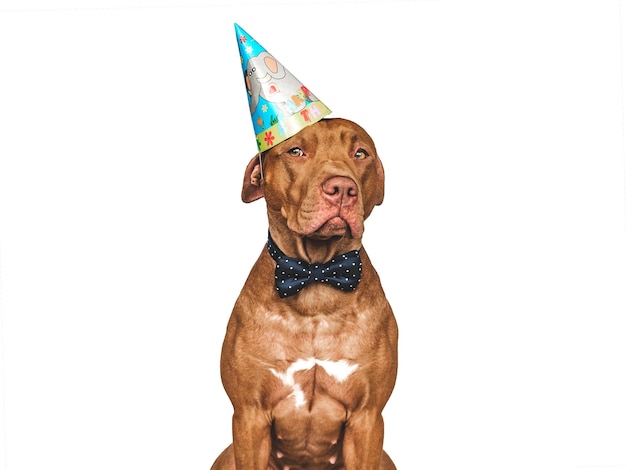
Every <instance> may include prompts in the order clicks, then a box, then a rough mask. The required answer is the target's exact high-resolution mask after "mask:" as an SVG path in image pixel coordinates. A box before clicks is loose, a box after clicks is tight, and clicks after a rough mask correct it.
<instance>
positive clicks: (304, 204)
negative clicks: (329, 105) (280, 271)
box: [242, 119, 385, 240]
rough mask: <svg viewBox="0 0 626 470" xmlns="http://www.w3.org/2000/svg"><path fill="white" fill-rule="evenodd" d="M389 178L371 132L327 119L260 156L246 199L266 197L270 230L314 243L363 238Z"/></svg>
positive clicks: (249, 171) (248, 176)
mask: <svg viewBox="0 0 626 470" xmlns="http://www.w3.org/2000/svg"><path fill="white" fill-rule="evenodd" d="M384 180H385V176H384V170H383V166H382V163H381V161H380V159H379V158H378V154H377V153H376V147H375V146H374V141H373V140H372V138H371V137H370V136H369V135H368V134H367V132H365V130H364V129H363V128H361V127H360V126H359V125H357V124H355V123H353V122H351V121H348V120H345V119H323V120H321V121H319V122H317V123H315V124H313V125H311V126H308V127H306V128H304V129H303V130H301V131H300V132H298V133H297V134H296V135H295V136H293V137H291V138H290V139H287V140H286V141H284V142H281V143H280V144H278V145H276V146H275V147H272V148H271V149H269V150H267V151H266V152H264V153H263V154H262V155H261V156H260V157H259V156H255V157H254V158H253V159H252V160H251V161H250V163H249V164H248V167H247V168H246V172H245V176H244V181H243V190H242V199H243V201H244V202H252V201H255V200H257V199H259V198H261V197H265V200H266V203H267V208H268V217H269V222H270V227H272V226H275V227H277V228H279V229H281V228H287V229H289V230H290V231H291V232H293V233H295V234H297V235H299V236H301V237H306V238H309V239H317V240H326V239H330V238H346V237H347V238H352V239H360V238H361V237H362V235H363V223H364V221H365V219H366V218H367V217H368V216H369V215H370V213H371V212H372V210H373V209H374V206H376V205H379V204H381V203H382V201H383V196H384Z"/></svg>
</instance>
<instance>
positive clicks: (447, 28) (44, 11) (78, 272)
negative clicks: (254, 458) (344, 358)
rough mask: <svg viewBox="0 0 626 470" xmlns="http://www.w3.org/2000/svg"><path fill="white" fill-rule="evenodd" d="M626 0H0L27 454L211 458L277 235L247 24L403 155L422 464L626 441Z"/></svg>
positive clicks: (180, 462) (395, 432)
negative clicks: (247, 296)
mask: <svg viewBox="0 0 626 470" xmlns="http://www.w3.org/2000/svg"><path fill="white" fill-rule="evenodd" d="M625 9H626V7H625V6H624V5H620V2H619V1H618V0H524V1H521V0H520V1H512V0H511V1H487V0H476V1H454V0H439V1H437V0H431V1H395V2H394V1H385V2H383V1H342V0H338V1H330V0H329V1H299V2H296V1H291V2H287V1H283V2H280V1H273V2H272V1H259V2H253V1H240V0H228V1H221V2H211V1H209V0H196V1H192V0H190V1H189V2H175V1H173V0H143V1H140V0H134V1H122V0H111V1H106V0H81V1H78V0H75V1H71V0H67V1H64V0H50V1H46V2H44V1H34V0H33V1H28V0H24V1H4V2H2V3H0V296H1V304H0V314H1V316H0V319H1V340H2V347H1V349H0V352H1V354H2V356H1V363H0V364H1V367H2V374H1V380H2V388H1V393H2V408H1V413H2V416H1V418H2V419H1V425H0V434H1V436H0V438H1V439H0V468H1V469H3V470H44V469H63V470H85V469H89V470H92V469H93V470H99V469H104V470H127V469H128V470H131V469H132V470H137V469H150V470H160V469H187V470H191V469H198V470H199V469H203V470H207V469H208V468H209V467H210V465H211V464H212V462H213V460H214V459H215V457H216V456H217V455H218V454H219V452H221V450H222V449H223V448H224V447H225V446H226V445H228V444H229V443H230V441H231V435H230V417H231V412H232V409H231V406H230V402H229V401H228V399H227V397H226V394H225V392H224V391H223V388H222V385H221V382H220V378H219V355H220V348H221V342H222V338H223V334H224V331H225V326H226V322H227V320H228V317H229V314H230V310H231V308H232V305H233V303H234V301H235V299H236V297H237V295H238V293H239V290H240V288H241V286H242V285H243V282H244V280H245V278H246V276H247V274H248V271H249V269H250V267H251V266H252V264H253V262H254V261H255V260H256V257H257V256H258V254H259V253H260V252H261V250H262V249H263V245H264V243H265V235H266V230H267V226H266V220H265V208H264V204H263V203H262V202H256V203H254V204H250V205H245V204H243V203H242V202H241V200H240V189H241V181H242V177H243V170H244V168H245V165H246V164H247V162H248V161H249V159H250V158H251V157H252V156H253V154H254V152H255V142H254V136H253V132H252V125H251V123H250V118H249V115H248V111H247V101H246V98H245V91H244V85H243V80H242V79H241V70H240V65H239V56H238V52H237V45H236V41H235V33H234V28H233V23H234V22H238V23H239V24H240V25H241V26H242V27H243V28H244V29H246V30H247V31H248V32H249V33H250V34H251V35H252V36H254V37H255V38H256V39H257V40H258V41H259V42H260V43H261V44H262V45H263V46H264V47H265V48H266V49H267V50H268V51H269V52H271V53H272V54H273V55H275V56H276V57H277V58H278V60H280V61H281V62H282V63H283V64H284V65H285V66H286V67H287V68H288V69H289V70H290V71H291V72H293V73H294V74H295V75H296V76H297V77H298V78H299V79H300V80H301V81H302V82H303V83H304V84H305V85H306V86H307V87H308V88H310V89H311V90H313V92H314V93H315V94H316V95H317V96H318V97H319V98H320V99H321V100H322V101H323V102H324V103H325V104H326V105H328V106H329V107H330V108H331V109H332V110H333V116H340V117H345V118H349V119H352V120H355V121H357V122H359V123H360V124H361V125H363V126H364V127H365V128H366V129H367V130H368V131H369V133H370V134H371V135H372V136H373V138H374V139H375V141H376V142H377V146H378V150H379V153H380V155H381V157H382V159H383V162H384V164H385V169H386V173H387V193H386V199H385V203H384V204H383V205H382V206H381V207H378V208H376V209H375V211H374V213H373V215H372V216H371V218H370V219H369V220H368V223H367V224H366V234H365V237H364V244H365V246H366V249H367V250H368V252H369V254H370V256H371V258H372V259H373V262H374V264H375V266H376V268H377V270H378V272H379V274H380V276H381V279H382V282H383V286H384V287H385V291H386V293H387V296H388V298H389V300H390V302H391V304H392V306H393V308H394V311H395V314H396V317H397V320H398V323H399V326H400V333H401V337H400V340H401V342H400V371H399V375H398V382H397V386H396V389H395V391H394V394H393V395H392V397H391V400H390V401H389V403H388V405H387V407H386V408H385V414H384V416H385V420H386V436H385V448H386V449H387V451H388V452H389V453H390V454H391V456H392V457H393V459H394V460H395V462H396V464H397V466H398V468H399V469H401V470H412V469H429V470H438V469H441V470H444V469H445V470H448V469H450V470H452V469H454V470H456V469H468V468H470V469H481V470H486V469H488V470H491V469H493V470H502V469H505V470H509V469H529V470H537V469H550V470H551V469H560V468H585V469H590V468H593V469H599V468H613V469H615V468H621V469H626V318H625V317H626V217H625V214H626V211H625V184H624V181H625V160H624V113H623V105H624V96H623V67H624V64H623V61H624V44H625V40H624V33H625V32H624V31H623V29H624V24H626V22H625V18H626V15H625V12H624V10H625Z"/></svg>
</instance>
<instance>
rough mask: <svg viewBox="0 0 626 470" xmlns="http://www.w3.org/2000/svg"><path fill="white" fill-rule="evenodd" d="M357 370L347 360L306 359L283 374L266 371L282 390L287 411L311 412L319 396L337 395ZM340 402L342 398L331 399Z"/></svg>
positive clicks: (297, 362) (290, 366) (354, 364)
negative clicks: (280, 385) (305, 409)
mask: <svg viewBox="0 0 626 470" xmlns="http://www.w3.org/2000/svg"><path fill="white" fill-rule="evenodd" d="M358 368H359V365H358V364H356V363H351V362H349V361H347V360H346V359H340V360H330V359H319V358H316V357H307V358H301V359H298V360H296V361H294V362H292V363H291V364H289V366H288V367H287V368H286V369H284V370H277V369H276V368H273V367H270V368H269V371H270V372H271V373H272V375H274V377H276V378H277V379H278V380H279V381H280V383H281V384H282V386H283V393H282V394H284V393H285V391H286V392H288V395H287V396H286V397H285V398H284V401H285V402H286V405H287V407H293V408H295V409H300V408H304V407H306V408H307V409H309V410H310V409H311V407H312V402H313V401H314V400H315V399H316V398H319V397H320V396H321V395H329V396H331V397H332V395H335V394H339V393H340V391H341V390H342V389H344V388H345V387H346V382H348V381H349V379H350V376H351V375H352V374H353V373H354V372H355V371H356V370H357V369H358ZM333 398H336V399H341V397H333Z"/></svg>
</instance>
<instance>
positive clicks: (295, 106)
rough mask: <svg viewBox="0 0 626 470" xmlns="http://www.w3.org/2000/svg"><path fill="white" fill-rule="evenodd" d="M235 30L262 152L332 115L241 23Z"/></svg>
mask: <svg viewBox="0 0 626 470" xmlns="http://www.w3.org/2000/svg"><path fill="white" fill-rule="evenodd" d="M235 32H236V33H237V44H239V55H240V56H241V67H242V69H243V73H244V80H245V83H246V89H247V91H248V103H249V104H250V115H251V116H252V125H253V126H254V133H255V134H256V140H257V146H258V148H259V152H263V151H265V150H267V149H269V148H272V147H273V146H275V145H277V144H279V143H280V142H282V141H284V140H287V139H288V138H289V137H291V136H293V135H295V134H297V133H298V132H300V131H301V130H302V129H303V128H305V127H306V126H310V125H311V124H314V123H316V122H317V121H319V120H320V119H322V118H323V117H324V116H327V115H328V114H330V110H329V109H328V108H327V107H326V106H325V105H324V103H322V102H321V101H320V100H318V99H317V97H316V96H315V95H314V94H313V93H311V91H310V90H309V89H308V88H307V87H305V86H304V85H303V84H302V83H300V81H299V80H298V79H297V78H296V77H294V76H293V75H292V74H291V73H290V72H289V71H288V70H287V69H286V68H285V67H284V66H283V65H282V64H281V63H280V62H278V61H277V60H276V59H275V58H274V57H273V56H272V55H271V54H269V53H268V52H267V51H266V50H265V49H264V48H263V46H261V45H260V44H259V43H258V42H256V41H255V40H254V38H253V37H252V36H250V35H249V34H248V33H246V32H245V31H244V30H243V29H242V28H241V27H240V26H239V25H238V24H235Z"/></svg>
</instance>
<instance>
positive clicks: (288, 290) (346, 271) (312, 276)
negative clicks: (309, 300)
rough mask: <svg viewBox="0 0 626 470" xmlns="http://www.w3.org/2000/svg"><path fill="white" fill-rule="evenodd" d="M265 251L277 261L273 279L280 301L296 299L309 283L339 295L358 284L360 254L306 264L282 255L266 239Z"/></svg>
mask: <svg viewBox="0 0 626 470" xmlns="http://www.w3.org/2000/svg"><path fill="white" fill-rule="evenodd" d="M267 249H268V250H269V252H270V255H271V256H272V258H274V261H276V271H275V276H274V277H275V278H276V290H277V291H278V295H280V297H283V298H284V297H289V296H290V295H295V294H297V293H298V292H300V291H301V290H302V289H303V288H304V287H305V286H307V285H308V284H309V283H311V282H321V283H324V284H328V285H329V286H332V287H334V288H335V289H339V290H342V291H353V290H354V289H356V287H357V286H358V285H359V282H360V281H361V256H360V255H359V250H352V251H349V252H347V253H344V254H342V255H339V256H336V257H335V258H333V259H331V260H330V261H329V262H328V263H323V264H309V263H307V262H306V261H303V260H300V259H297V258H290V257H288V256H287V255H285V253H283V252H282V251H280V249H279V248H278V247H277V246H276V245H275V244H274V240H272V237H271V236H268V240H267Z"/></svg>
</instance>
